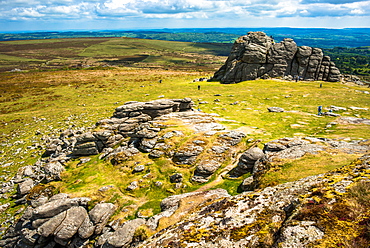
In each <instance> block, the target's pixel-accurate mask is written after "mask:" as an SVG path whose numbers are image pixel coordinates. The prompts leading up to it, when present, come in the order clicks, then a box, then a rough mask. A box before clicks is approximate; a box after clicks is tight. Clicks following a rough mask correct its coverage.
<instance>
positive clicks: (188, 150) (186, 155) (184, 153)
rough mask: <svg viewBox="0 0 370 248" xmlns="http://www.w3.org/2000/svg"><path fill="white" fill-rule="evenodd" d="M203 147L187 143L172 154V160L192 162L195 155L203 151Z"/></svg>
mask: <svg viewBox="0 0 370 248" xmlns="http://www.w3.org/2000/svg"><path fill="white" fill-rule="evenodd" d="M203 150H204V148H203V147H201V146H197V145H192V144H191V145H188V146H187V147H184V148H182V149H180V150H178V151H177V152H176V153H175V154H174V156H173V161H174V162H175V163H177V164H187V165H191V164H194V163H195V161H196V159H197V156H198V155H199V154H201V153H202V152H203Z"/></svg>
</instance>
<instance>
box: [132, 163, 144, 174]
mask: <svg viewBox="0 0 370 248" xmlns="http://www.w3.org/2000/svg"><path fill="white" fill-rule="evenodd" d="M144 170H145V166H144V165H138V166H135V168H134V171H133V172H134V173H137V172H142V171H144Z"/></svg>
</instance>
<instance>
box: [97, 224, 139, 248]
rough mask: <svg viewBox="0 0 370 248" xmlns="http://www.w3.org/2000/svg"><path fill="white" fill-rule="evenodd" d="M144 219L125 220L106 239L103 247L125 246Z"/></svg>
mask: <svg viewBox="0 0 370 248" xmlns="http://www.w3.org/2000/svg"><path fill="white" fill-rule="evenodd" d="M145 222H146V221H145V220H144V219H134V220H129V221H127V222H125V223H124V224H123V225H122V226H121V227H119V228H118V229H117V230H116V231H115V232H114V233H113V234H112V235H111V236H110V237H108V239H107V240H106V242H105V244H104V245H103V247H112V248H116V247H117V248H119V247H127V246H128V245H129V244H130V243H131V242H132V238H133V237H134V234H135V231H136V229H137V228H138V227H140V226H142V225H144V224H145Z"/></svg>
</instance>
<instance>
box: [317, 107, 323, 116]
mask: <svg viewBox="0 0 370 248" xmlns="http://www.w3.org/2000/svg"><path fill="white" fill-rule="evenodd" d="M317 112H318V113H317V115H322V106H321V105H320V106H319V107H318V108H317Z"/></svg>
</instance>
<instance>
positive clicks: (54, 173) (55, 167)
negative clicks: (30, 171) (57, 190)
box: [43, 161, 65, 182]
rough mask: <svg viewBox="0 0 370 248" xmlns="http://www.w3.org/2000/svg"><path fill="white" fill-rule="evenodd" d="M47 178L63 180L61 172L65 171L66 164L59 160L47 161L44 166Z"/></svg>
mask: <svg viewBox="0 0 370 248" xmlns="http://www.w3.org/2000/svg"><path fill="white" fill-rule="evenodd" d="M43 169H44V172H45V180H46V182H52V181H59V180H61V176H60V173H62V172H63V171H65V168H64V166H63V165H62V164H61V163H59V162H58V161H54V162H50V163H47V164H46V165H45V166H44V168H43Z"/></svg>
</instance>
